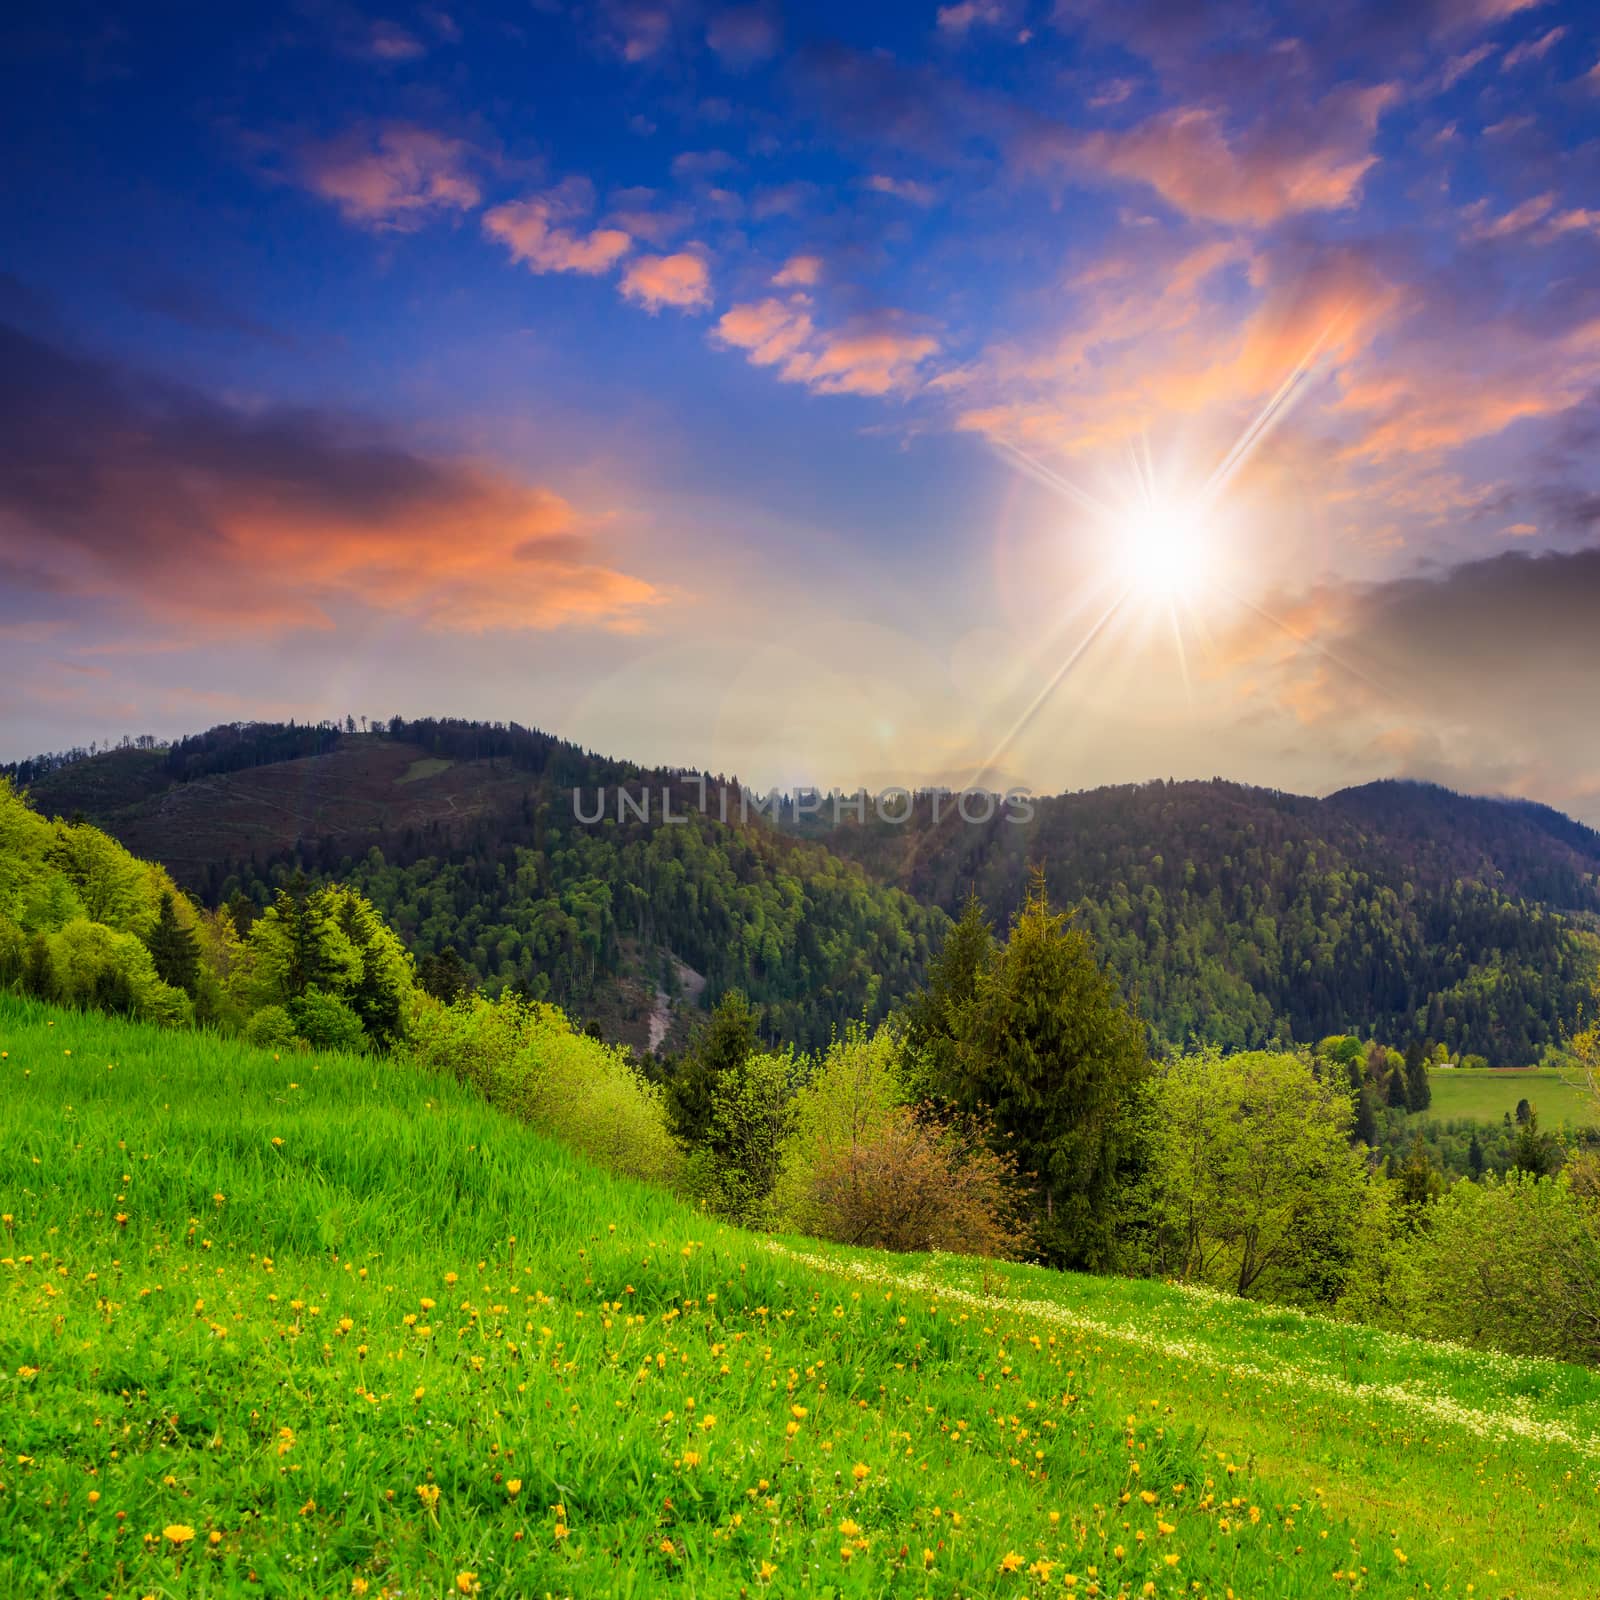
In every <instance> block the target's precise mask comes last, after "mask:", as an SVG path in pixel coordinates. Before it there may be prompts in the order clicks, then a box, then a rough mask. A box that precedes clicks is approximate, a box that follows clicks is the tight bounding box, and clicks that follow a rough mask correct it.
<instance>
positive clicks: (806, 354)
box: [715, 299, 939, 396]
mask: <svg viewBox="0 0 1600 1600" xmlns="http://www.w3.org/2000/svg"><path fill="white" fill-rule="evenodd" d="M715 336H716V338H717V340H718V341H719V342H720V343H722V344H724V345H730V346H732V347H733V348H735V349H739V350H743V351H744V352H745V354H746V357H747V359H748V360H749V361H750V363H751V364H752V365H753V366H758V367H770V366H775V367H777V369H778V376H779V377H780V378H782V379H783V380H784V382H786V383H802V384H804V385H805V386H806V387H807V388H808V389H810V390H812V391H813V392H814V393H817V394H858V395H876V396H883V395H889V394H908V393H910V392H912V391H913V390H915V389H916V388H918V387H919V386H920V384H921V382H922V380H923V374H922V371H921V368H922V365H923V363H924V362H926V361H927V360H929V359H930V358H931V357H932V356H934V355H936V354H938V351H939V341H938V340H937V339H935V338H934V337H933V335H932V334H929V333H925V332H919V331H916V330H914V329H911V328H908V327H906V326H905V324H904V319H903V318H901V317H900V316H898V315H895V314H892V313H891V314H885V315H882V316H879V317H877V318H858V319H855V320H854V321H852V322H850V323H847V324H845V325H844V326H842V327H839V328H833V329H822V328H818V327H817V326H816V325H815V324H814V323H813V322H812V319H811V315H810V313H809V312H808V311H807V310H806V309H805V308H804V306H801V305H795V304H791V303H788V302H785V301H782V300H774V299H768V300H760V301H753V302H746V303H744V304H741V305H736V306H734V307H733V309H732V310H730V311H728V312H726V313H724V315H723V316H722V317H721V319H720V320H719V321H718V323H717V327H716V335H715Z"/></svg>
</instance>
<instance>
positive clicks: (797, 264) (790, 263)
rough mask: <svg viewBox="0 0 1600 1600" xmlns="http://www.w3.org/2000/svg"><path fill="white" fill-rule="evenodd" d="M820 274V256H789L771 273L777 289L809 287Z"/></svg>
mask: <svg viewBox="0 0 1600 1600" xmlns="http://www.w3.org/2000/svg"><path fill="white" fill-rule="evenodd" d="M821 276H822V257H821V256H790V257H789V259H788V260H787V261H785V262H784V264H783V265H782V266H781V267H780V268H779V269H778V271H777V272H776V273H775V274H774V275H773V279H772V281H773V284H774V285H775V286H776V287H777V288H779V289H790V288H794V289H809V288H812V287H813V286H814V285H815V284H816V283H817V281H818V279H820V278H821Z"/></svg>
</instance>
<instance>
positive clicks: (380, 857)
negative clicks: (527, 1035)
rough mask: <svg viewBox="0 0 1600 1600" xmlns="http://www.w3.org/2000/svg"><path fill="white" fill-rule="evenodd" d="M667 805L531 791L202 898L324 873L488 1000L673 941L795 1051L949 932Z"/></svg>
mask: <svg viewBox="0 0 1600 1600" xmlns="http://www.w3.org/2000/svg"><path fill="white" fill-rule="evenodd" d="M425 748H431V746H425ZM444 748H450V745H449V744H448V743H446V744H445V745H444ZM558 759H559V760H561V761H566V760H569V759H578V758H576V757H570V756H568V755H562V756H560V757H558ZM681 814H682V815H684V818H685V820H684V821H683V823H682V824H680V825H676V826H670V827H660V826H656V825H654V823H644V822H640V821H637V820H636V819H633V818H632V817H627V818H626V819H625V820H624V821H622V822H620V823H619V822H618V821H617V820H616V819H615V815H614V813H613V815H612V816H611V817H609V818H608V819H607V820H606V821H605V822H603V823H601V824H598V825H594V826H589V825H585V824H583V823H580V822H578V821H577V820H576V819H575V818H574V816H573V814H572V806H571V797H570V792H569V790H568V789H567V788H566V787H565V785H563V786H562V787H561V788H559V789H558V790H557V791H556V797H555V798H554V799H552V800H546V799H545V798H544V797H543V791H539V790H530V791H529V793H528V794H527V796H526V797H525V800H524V803H523V806H522V808H521V811H520V812H519V813H517V814H515V815H511V816H502V817H499V818H497V819H495V820H494V821H493V822H492V823H480V824H476V825H474V826H472V827H470V828H469V829H467V830H465V831H464V832H458V833H455V834H450V833H447V832H446V831H445V830H444V829H443V828H439V827H431V828H428V829H423V830H417V831H414V832H412V833H409V834H407V835H404V836H402V837H400V838H398V839H391V840H389V841H388V842H387V843H386V845H385V846H384V848H383V849H379V848H377V847H373V848H372V849H370V850H368V851H367V852H366V853H365V854H364V855H362V856H359V857H357V858H355V859H351V858H349V857H347V856H345V855H343V854H342V853H340V852H339V851H338V850H337V847H336V846H335V845H333V844H332V842H327V841H325V842H321V843H319V844H317V845H314V846H307V847H302V848H301V849H300V850H299V851H297V852H294V853H293V854H291V855H290V856H287V857H284V858H281V859H280V860H278V861H276V862H274V863H272V864H270V865H268V866H266V867H264V868H262V869H256V870H245V871H239V872H234V873H230V874H228V875H226V876H223V875H221V874H220V873H219V874H218V875H217V876H216V878H215V880H214V883H213V885H212V887H211V891H210V893H211V895H214V896H215V897H217V898H218V899H220V900H222V901H224V902H225V903H228V904H230V905H232V906H233V908H234V914H235V917H236V919H237V920H240V921H243V920H246V919H247V918H248V917H249V916H250V915H251V912H252V909H253V908H255V907H259V906H263V905H267V904H270V903H271V902H272V900H273V899H274V898H275V896H276V895H277V894H278V893H279V892H280V891H281V890H282V888H283V887H284V886H285V885H286V884H288V883H290V882H292V881H293V879H294V878H295V875H296V874H297V873H303V874H309V875H311V876H312V877H315V878H318V879H320V880H334V879H337V880H338V881H341V882H345V883H348V884H350V885H351V886H352V887H354V888H356V889H358V890H359V891H360V892H361V893H362V894H363V895H364V896H366V897H367V898H368V899H369V900H371V901H372V903H373V904H374V905H375V906H376V907H377V908H378V909H379V910H380V911H381V912H382V914H383V916H384V918H385V920H386V921H387V922H388V923H389V924H390V925H391V926H392V927H393V928H394V929H395V930H396V931H397V932H398V933H399V934H400V935H401V937H402V938H404V939H405V941H406V942H407V944H408V945H409V946H410V947H411V949H412V950H413V951H414V952H416V953H417V955H418V957H419V959H420V960H424V961H426V960H429V959H430V958H440V957H443V956H444V955H445V953H446V952H447V951H453V952H455V954H456V955H457V956H458V957H459V959H460V960H461V962H463V963H464V964H465V966H466V967H467V968H468V969H469V970H470V973H471V975H472V977H473V979H474V981H475V982H476V983H478V984H479V985H481V986H482V987H483V988H484V989H485V990H486V991H487V992H488V993H489V994H490V995H496V994H499V993H501V992H503V991H507V990H509V991H512V992H514V993H517V994H520V995H522V996H524V997H526V998H529V999H534V1000H545V1001H550V1002H553V1003H556V1004H559V1005H562V1006H564V1007H566V1008H568V1009H573V1010H577V1011H579V1012H583V1011H586V1010H587V1009H588V1008H589V1006H590V1005H591V1003H592V1002H593V1000H594V999H595V997H596V994H597V992H598V991H599V989H600V987H601V985H602V984H603V983H604V982H605V981H606V980H608V979H611V978H614V977H615V976H616V975H617V974H619V973H620V972H623V971H624V970H626V969H628V968H629V966H630V964H636V963H637V961H638V960H639V959H640V957H639V952H640V950H641V949H643V950H658V951H663V952H665V951H670V952H671V955H672V956H675V957H676V958H677V959H678V960H680V961H682V962H684V963H686V964H687V965H688V966H689V967H691V968H692V969H694V970H695V971H696V972H698V973H701V974H702V975H704V977H705V979H706V995H707V999H708V1000H712V1001H714V1000H715V999H716V998H717V997H718V996H720V995H721V994H722V993H723V992H725V991H726V990H728V989H731V988H738V989H740V990H742V991H743V992H744V993H745V994H746V995H747V996H748V997H749V998H750V1000H751V1001H752V1002H753V1003H754V1004H755V1005H756V1006H757V1007H758V1008H759V1011H760V1014H761V1026H762V1031H763V1034H764V1036H766V1037H768V1038H770V1039H787V1040H792V1041H793V1042H794V1043H795V1044H797V1045H798V1046H799V1047H800V1048H802V1049H809V1048H813V1047H815V1046H816V1045H819V1044H821V1043H823V1042H825V1041H826V1040H827V1039H828V1038H829V1037H830V1035H831V1033H832V1032H833V1031H835V1030H836V1029H839V1028H842V1027H843V1026H844V1025H845V1024H846V1023H847V1022H849V1021H851V1020H853V1019H859V1018H862V1017H865V1018H867V1019H868V1020H874V1021H875V1020H878V1019H880V1018H882V1017H885V1016H887V1015H888V1013H889V1011H890V1009H891V1008H892V1007H893V1005H894V1004H895V1003H896V1002H898V1001H900V1000H902V999H903V998H904V997H905V996H906V995H907V994H909V993H910V992H911V990H912V989H913V988H914V987H915V986H916V985H917V984H918V983H919V982H920V981H921V979H922V976H923V974H924V973H925V972H926V970H927V965H928V961H929V959H930V956H931V953H932V951H933V949H934V948H935V947H936V946H937V944H938V942H939V941H940V939H941V938H942V936H943V932H944V930H945V928H946V927H947V926H948V921H947V919H946V918H945V917H944V915H943V914H942V913H941V912H939V911H936V910H931V909H929V908H928V907H925V906H922V905H919V904H918V903H917V902H916V901H915V900H913V899H912V898H911V897H910V896H909V895H906V894H903V893H901V892H900V891H898V890H895V889H886V888H883V887H881V886H879V885H877V884H874V883H872V882H871V881H870V880H869V879H868V878H867V877H866V875H865V874H864V873H863V872H862V871H861V869H860V868H859V867H857V866H855V865H853V864H852V863H849V862H846V861H843V860H841V859H840V858H839V857H837V856H835V855H833V854H831V853H830V852H829V851H827V850H824V849H822V848H820V847H819V846H816V845H810V844H805V843H802V842H800V841H797V840H793V839H788V838H784V837H783V836H781V835H779V834H777V833H775V832H773V831H772V830H770V829H767V828H761V827H748V828H734V827H726V826H724V825H722V824H721V823H719V822H717V821H716V820H715V819H714V818H712V817H710V816H706V815H704V814H702V813H700V812H698V811H695V810H692V809H688V808H686V807H685V808H681ZM658 966H659V968H660V969H661V970H659V971H658V968H657V966H652V967H651V969H650V970H649V971H648V973H647V974H646V976H647V977H648V978H649V979H650V980H651V981H652V982H654V981H655V980H656V979H657V978H658V977H660V978H661V981H663V983H665V984H666V985H667V986H668V987H669V988H670V987H671V986H672V984H673V983H675V979H674V978H673V977H672V975H671V972H672V969H671V966H670V963H667V962H661V963H659V964H658Z"/></svg>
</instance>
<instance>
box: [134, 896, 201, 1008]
mask: <svg viewBox="0 0 1600 1600" xmlns="http://www.w3.org/2000/svg"><path fill="white" fill-rule="evenodd" d="M145 946H146V948H147V949H148V950H149V951H150V959H151V960H152V961H153V962H154V963H155V969H156V976H157V977H158V978H160V980H161V981H162V982H163V983H168V984H171V985H172V987H173V988H174V989H182V990H183V992H184V993H185V994H187V995H193V994H194V991H195V985H196V984H197V983H198V982H199V979H200V947H199V945H198V944H197V943H196V942H195V937H194V934H193V933H192V932H190V930H189V929H188V928H186V927H184V925H183V924H182V923H181V922H179V921H178V907H177V903H176V901H175V900H174V899H173V896H172V891H171V890H170V889H163V890H162V891H161V907H160V909H159V911H158V912H157V913H156V925H155V927H154V928H153V929H151V931H150V935H149V937H148V938H147V939H146V940H145Z"/></svg>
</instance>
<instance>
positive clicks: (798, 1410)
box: [789, 1406, 806, 1422]
mask: <svg viewBox="0 0 1600 1600" xmlns="http://www.w3.org/2000/svg"><path fill="white" fill-rule="evenodd" d="M789 1415H790V1416H791V1417H793V1418H794V1420H795V1421H796V1422H804V1421H805V1420H806V1408H805V1407H804V1406H790V1407H789Z"/></svg>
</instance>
